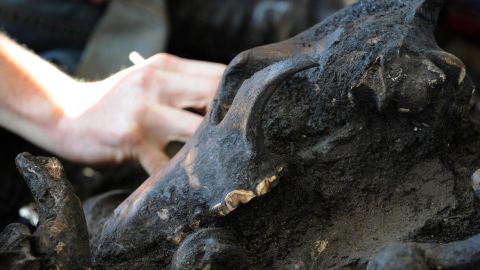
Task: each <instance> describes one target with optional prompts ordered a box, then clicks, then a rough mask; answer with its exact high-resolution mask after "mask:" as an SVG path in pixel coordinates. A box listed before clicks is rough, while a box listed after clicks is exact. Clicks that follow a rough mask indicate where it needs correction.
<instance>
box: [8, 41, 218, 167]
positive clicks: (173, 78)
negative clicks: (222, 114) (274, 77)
mask: <svg viewBox="0 0 480 270" xmlns="http://www.w3.org/2000/svg"><path fill="white" fill-rule="evenodd" d="M223 69H224V65H221V64H214V63H207V62H200V61H192V60H185V59H181V58H178V57H174V56H171V55H166V54H159V55H156V56H153V57H151V58H149V59H147V60H145V61H144V62H143V63H142V64H140V65H135V66H133V67H130V68H128V69H125V70H123V71H121V72H119V73H117V74H114V75H112V76H111V77H109V78H107V79H105V80H103V81H98V82H79V81H77V80H74V79H73V78H71V77H69V76H68V75H66V74H64V73H63V72H61V71H60V70H58V69H57V68H55V67H54V66H53V65H51V64H49V63H48V62H46V61H44V60H42V59H41V58H39V57H38V56H36V55H35V54H33V53H32V52H30V51H28V50H27V49H25V48H23V47H21V46H19V45H18V44H16V43H15V42H13V41H12V40H10V39H9V38H8V37H6V36H5V35H2V34H0V126H3V127H5V128H7V129H9V130H11V131H13V132H15V133H17V134H18V135H20V136H22V137H24V138H26V139H28V140H30V141H31V142H33V143H35V144H37V145H39V146H41V147H43V148H45V149H47V150H49V151H51V152H53V153H55V154H57V155H60V156H62V157H64V158H67V159H70V160H74V161H80V162H87V163H97V162H112V161H113V162H121V161H123V160H126V159H135V158H137V159H139V160H140V162H141V163H142V164H143V165H144V167H145V168H146V169H147V170H148V171H150V172H151V171H153V170H155V169H156V168H158V167H159V166H161V165H162V164H163V163H164V162H165V161H166V156H165V154H164V153H163V148H164V146H165V145H166V144H167V143H168V142H169V141H171V140H180V141H185V140H186V139H188V137H190V136H191V135H192V134H193V132H194V131H195V130H196V128H197V127H198V125H199V123H200V122H201V120H202V118H201V117H200V116H199V115H196V114H194V113H191V112H188V111H185V110H183V109H184V108H189V107H192V108H198V109H201V108H204V107H205V106H207V104H208V103H209V102H210V100H211V99H212V97H213V95H214V93H215V90H216V87H217V85H218V82H219V80H220V77H221V74H222V73H223Z"/></svg>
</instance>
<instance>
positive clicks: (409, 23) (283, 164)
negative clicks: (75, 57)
mask: <svg viewBox="0 0 480 270" xmlns="http://www.w3.org/2000/svg"><path fill="white" fill-rule="evenodd" d="M440 2H441V1H401V2H400V1H363V2H361V3H358V4H356V5H354V6H353V7H351V8H349V9H346V10H344V11H342V12H340V13H338V14H336V15H334V16H333V17H331V18H330V19H328V20H326V21H325V22H323V23H321V24H319V25H317V26H315V27H313V28H312V29H310V30H308V31H306V32H304V33H302V34H300V35H298V36H297V37H294V38H293V39H291V40H287V41H285V42H281V43H278V44H272V45H267V46H264V47H259V48H255V49H252V50H249V51H246V52H244V53H242V54H240V55H239V56H238V57H237V58H235V59H234V60H233V61H232V63H231V64H230V66H229V68H228V69H227V71H226V73H225V75H224V79H223V82H222V86H221V88H220V90H219V93H218V95H217V97H216V99H215V102H214V104H213V108H212V110H211V111H210V113H209V115H208V117H207V119H206V120H205V121H204V123H203V124H202V126H201V128H200V130H199V131H198V132H197V133H196V134H195V136H194V137H193V138H192V140H191V141H190V142H189V143H188V144H187V145H186V146H185V147H184V148H183V149H182V151H181V152H180V153H179V154H178V155H177V156H176V157H175V158H174V159H173V160H172V162H171V163H170V165H169V167H168V168H167V169H166V170H164V171H163V172H161V173H160V174H158V175H155V176H153V177H151V178H150V179H149V180H147V181H146V182H145V183H144V184H143V185H142V186H141V187H139V188H138V189H137V191H135V192H134V193H133V194H132V195H131V196H130V197H129V198H128V199H127V200H125V201H124V202H123V203H122V204H121V205H120V206H119V207H118V208H117V209H116V210H115V212H114V214H113V215H112V217H111V218H110V219H109V220H108V221H107V223H106V224H105V226H104V230H103V232H102V235H101V236H100V238H99V242H98V246H97V247H96V260H97V261H96V262H97V263H100V264H103V263H107V262H109V261H110V260H111V258H114V257H117V258H118V256H121V257H122V260H124V259H126V260H135V259H136V258H140V257H141V259H142V260H145V259H146V260H149V259H151V260H153V261H156V263H160V262H161V263H168V261H169V257H170V253H169V251H170V252H171V251H172V250H175V246H176V245H178V244H180V243H181V242H182V241H183V239H184V237H185V236H186V235H188V234H190V233H191V232H193V231H195V230H197V229H198V228H202V227H208V226H211V225H212V224H214V223H215V221H216V220H218V219H219V218H221V217H222V216H225V215H228V214H230V213H231V212H232V211H234V210H235V209H236V208H237V207H239V206H240V205H242V204H246V203H249V202H250V201H251V200H252V199H254V198H257V197H259V196H262V195H265V194H266V193H267V192H269V191H270V190H271V188H272V187H273V186H274V185H276V184H278V182H279V181H282V180H281V179H282V175H284V174H285V173H286V172H287V170H289V168H290V166H292V165H293V164H297V165H298V164H301V163H303V164H301V165H300V166H305V163H308V162H316V163H319V164H321V163H323V164H327V163H329V162H330V163H331V162H335V161H336V160H341V159H350V160H352V163H353V164H354V162H357V163H358V164H361V163H360V162H359V161H363V160H362V159H364V157H363V156H362V155H363V154H362V153H359V150H360V147H362V145H361V143H360V142H358V141H357V140H355V138H358V139H360V138H361V139H365V140H369V139H368V137H369V136H371V130H370V128H369V126H370V127H371V126H375V125H376V124H373V125H370V124H369V123H368V122H369V121H372V119H375V118H378V119H381V117H385V118H384V119H381V120H379V122H378V123H379V124H378V125H377V126H378V127H380V128H384V130H380V131H378V132H379V133H378V134H377V135H376V137H378V138H381V139H383V140H386V141H389V142H388V143H387V144H385V146H384V147H385V148H384V149H383V150H382V151H384V154H391V153H395V154H396V155H400V156H401V155H404V157H407V156H409V157H411V156H415V155H422V154H425V153H430V152H432V151H433V150H434V149H435V148H437V147H440V146H443V145H445V144H446V143H448V140H449V139H450V138H451V134H452V133H451V132H449V131H448V130H446V129H447V128H448V127H447V125H446V123H445V122H446V119H459V118H460V117H461V114H462V113H464V112H465V108H466V106H467V101H468V96H469V94H470V93H471V90H472V87H471V85H470V84H469V83H467V84H466V85H465V83H464V80H465V68H464V66H463V64H462V63H461V62H460V61H459V60H458V59H457V58H456V57H455V56H453V55H450V54H448V53H446V52H444V51H442V50H441V49H440V48H439V47H438V46H437V45H436V43H435V40H434V37H433V30H434V26H435V20H436V18H437V15H438V12H439V9H440V7H441V3H440ZM293 91H302V92H303V97H302V99H298V100H288V99H287V98H285V96H288V95H289V94H290V95H291V96H295V93H293V94H291V93H289V92H293ZM282 95H283V96H284V97H282ZM297 96H298V94H297ZM309 97H311V100H308V98H309ZM275 98H276V99H275ZM275 101H276V102H278V104H275ZM302 103H303V104H302ZM269 104H270V106H268V105H269ZM287 109H291V111H287ZM292 118H293V119H294V122H289V123H288V124H290V126H288V127H286V128H285V129H288V132H289V134H288V136H285V138H283V141H282V140H280V139H279V138H281V137H282V135H281V132H282V130H281V128H279V127H278V126H276V125H278V122H280V123H282V122H286V121H288V119H292ZM374 121H375V120H374ZM388 121H397V122H401V121H403V122H404V123H405V124H400V125H397V124H390V127H391V128H393V129H396V130H395V133H394V134H392V133H391V132H390V131H389V130H388V127H387V124H388ZM414 122H418V123H420V124H423V126H422V127H423V131H420V132H419V133H421V136H423V139H424V141H423V142H420V143H413V144H414V145H417V147H418V149H416V150H412V152H410V153H402V150H403V149H401V148H406V147H407V145H402V143H400V144H397V143H395V140H396V139H397V138H402V136H403V137H406V138H408V137H411V134H412V132H413V131H412V130H413V129H414V128H413V124H412V123H414ZM380 123H381V124H380ZM383 124H385V125H384V126H382V125H383ZM309 125H310V126H309ZM448 125H452V126H455V124H454V123H448ZM427 127H428V128H427ZM269 129H270V130H269ZM302 130H304V131H303V132H305V133H307V134H306V135H305V134H303V136H304V137H308V139H305V138H303V140H304V141H306V142H307V143H304V144H302V142H301V140H302V137H300V138H298V137H295V136H296V133H298V132H301V131H302ZM407 133H408V134H409V135H408V136H406V135H405V134H407ZM438 134H445V137H443V138H437V137H436V136H438ZM289 136H291V137H289ZM393 136H396V137H395V138H394V137H393ZM285 140H290V141H289V144H285V143H284V142H285ZM343 142H348V143H343ZM291 144H293V146H292V145H291ZM356 145H357V146H358V147H356ZM342 148H343V149H342ZM399 148H400V149H399ZM286 149H288V152H289V153H286V151H285V150H286ZM345 150H348V152H346V151H345ZM405 152H406V151H405ZM352 157H354V158H352ZM294 159H301V160H300V161H298V160H294ZM356 170H358V169H356ZM319 181H320V180H319ZM352 184H353V183H352ZM337 185H338V186H337V187H336V188H333V189H326V192H325V196H326V197H336V198H337V199H338V197H339V195H338V194H335V193H336V192H335V191H334V190H335V189H337V190H340V189H341V186H342V183H337ZM327 192H332V194H328V193H327ZM278 199H280V198H278ZM264 211H271V210H269V209H268V208H267V209H264ZM147 250H155V254H157V255H154V256H152V255H151V254H150V253H148V254H149V255H148V257H149V258H145V257H143V256H141V254H144V253H145V252H146V251H147ZM127 257H128V258H127Z"/></svg>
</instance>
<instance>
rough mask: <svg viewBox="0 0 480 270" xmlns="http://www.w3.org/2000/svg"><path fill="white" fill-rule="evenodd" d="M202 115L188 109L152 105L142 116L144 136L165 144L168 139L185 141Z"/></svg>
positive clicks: (199, 122)
mask: <svg viewBox="0 0 480 270" xmlns="http://www.w3.org/2000/svg"><path fill="white" fill-rule="evenodd" d="M202 120H203V117H201V116H199V115H198V114H195V113H191V112H188V111H184V110H180V109H176V108H172V107H168V106H159V105H156V106H155V105H152V106H151V108H150V109H149V110H148V111H147V112H146V113H145V116H144V117H143V118H142V121H143V122H142V124H143V127H144V129H145V131H146V133H147V134H146V136H147V137H148V138H149V139H150V140H153V141H156V142H159V143H160V142H161V143H162V144H164V145H166V144H167V143H168V142H170V141H181V142H186V141H187V140H188V139H189V138H190V137H191V136H192V135H193V134H194V133H195V131H196V130H197V129H198V127H199V126H200V124H201V122H202Z"/></svg>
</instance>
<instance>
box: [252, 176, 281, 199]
mask: <svg viewBox="0 0 480 270" xmlns="http://www.w3.org/2000/svg"><path fill="white" fill-rule="evenodd" d="M275 181H277V176H276V175H273V176H270V177H267V178H265V179H263V180H262V181H260V183H259V184H258V185H257V187H256V188H255V190H256V192H257V196H262V195H265V194H266V193H267V192H268V191H269V190H270V186H271V185H272V183H273V182H275Z"/></svg>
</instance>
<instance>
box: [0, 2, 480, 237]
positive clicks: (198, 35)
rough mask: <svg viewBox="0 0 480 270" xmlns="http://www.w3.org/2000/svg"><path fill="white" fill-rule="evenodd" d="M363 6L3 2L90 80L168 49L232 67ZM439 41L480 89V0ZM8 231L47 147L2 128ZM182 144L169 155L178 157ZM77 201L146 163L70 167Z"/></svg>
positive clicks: (12, 32)
mask: <svg viewBox="0 0 480 270" xmlns="http://www.w3.org/2000/svg"><path fill="white" fill-rule="evenodd" d="M354 2H356V1H354V0H229V1H225V0H209V1H205V0H166V1H163V0H111V1H106V0H42V1H34V0H0V29H1V30H2V31H5V32H6V33H7V34H8V35H9V36H10V37H12V38H14V39H15V40H17V41H18V42H19V43H21V44H24V45H25V46H27V47H28V48H30V49H32V50H33V51H35V52H36V53H37V54H39V55H40V56H42V57H43V58H44V59H47V60H49V61H51V62H52V63H54V64H56V65H57V66H58V67H59V68H61V69H63V70H64V71H65V72H67V73H69V74H71V75H73V76H75V77H78V78H79V79H83V80H96V79H102V78H105V77H107V76H108V75H110V74H113V73H115V72H116V71H118V70H120V69H122V68H124V67H126V66H129V65H131V64H130V63H129V61H128V53H129V52H131V51H134V50H135V51H138V52H140V53H141V54H142V55H143V56H144V57H148V56H151V55H153V54H155V53H158V52H168V53H172V54H175V55H178V56H181V57H185V58H190V59H199V60H206V61H215V62H222V63H225V64H227V63H228V62H229V61H231V60H232V58H233V57H235V55H237V54H238V53H239V52H241V51H243V50H246V49H249V48H252V47H255V46H259V45H263V44H268V43H272V42H277V41H280V40H284V39H287V38H289V37H292V36H294V35H295V34H297V33H299V32H301V31H303V30H305V29H307V28H309V27H311V26H313V25H314V24H316V23H318V22H321V21H322V20H323V19H325V18H327V17H328V16H329V15H331V14H333V13H334V12H336V11H337V10H339V9H341V8H343V7H345V6H347V5H350V4H352V3H354ZM436 37H437V40H438V43H439V45H440V46H441V47H442V48H443V49H445V50H446V51H449V52H451V53H453V54H455V55H457V56H458V57H459V58H460V59H461V60H462V61H463V62H464V63H465V64H466V65H467V72H468V73H469V75H470V77H471V78H472V79H473V80H474V81H475V83H476V84H478V83H480V0H449V1H447V4H446V5H445V8H444V9H443V11H442V13H441V16H440V20H439V23H438V29H437V33H436ZM0 141H1V142H2V154H1V155H0V183H1V184H0V230H2V229H3V228H4V226H5V225H6V224H9V223H11V222H14V221H23V222H24V223H28V221H26V220H25V219H24V218H22V217H20V215H19V209H20V207H22V206H26V205H29V204H30V203H31V202H32V201H33V200H32V198H31V196H30V192H29V191H28V189H27V187H26V185H25V183H24V181H23V179H22V178H21V176H20V175H19V174H18V172H17V170H16V168H15V164H14V159H15V156H16V155H17V154H18V153H20V152H24V151H28V152H31V153H32V154H34V155H46V156H49V155H50V154H49V153H45V152H44V151H42V150H41V149H39V148H37V147H35V146H33V145H31V144H29V143H27V142H26V141H24V140H23V139H21V138H19V137H16V136H15V135H13V134H11V133H9V132H7V131H5V130H0ZM179 147H180V146H179V145H176V147H171V149H168V151H169V152H170V153H169V154H170V155H174V153H175V151H176V150H178V148H179ZM62 162H63V164H64V165H65V169H66V173H67V176H68V178H69V180H70V181H71V182H72V184H73V185H74V187H75V189H76V193H77V195H78V196H79V197H80V198H81V199H82V200H84V199H86V198H88V197H91V196H93V195H96V194H100V193H103V192H106V191H108V190H112V189H125V190H127V191H131V190H133V189H135V188H136V187H137V186H138V185H139V184H140V183H141V182H142V181H144V180H145V179H146V178H147V174H146V173H145V172H144V171H143V169H142V168H141V167H140V165H139V164H136V163H133V162H132V163H129V164H124V165H119V166H103V167H95V168H93V167H86V166H82V165H79V164H72V163H70V162H67V161H62Z"/></svg>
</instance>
